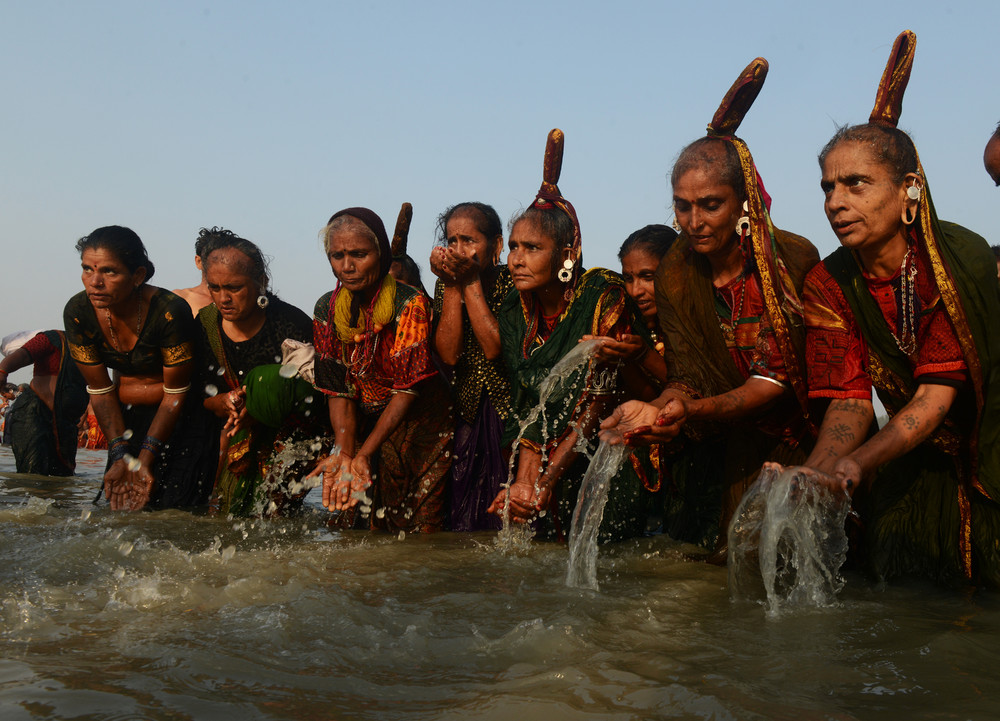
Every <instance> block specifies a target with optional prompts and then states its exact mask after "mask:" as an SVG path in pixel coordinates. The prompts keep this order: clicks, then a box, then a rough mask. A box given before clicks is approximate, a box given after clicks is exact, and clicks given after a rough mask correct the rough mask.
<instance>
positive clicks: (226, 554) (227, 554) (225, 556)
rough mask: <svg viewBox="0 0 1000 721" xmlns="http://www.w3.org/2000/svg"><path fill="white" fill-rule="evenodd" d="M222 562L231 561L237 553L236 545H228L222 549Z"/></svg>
mask: <svg viewBox="0 0 1000 721" xmlns="http://www.w3.org/2000/svg"><path fill="white" fill-rule="evenodd" d="M221 555H222V562H223V563H225V562H226V561H229V560H230V559H231V558H232V557H233V556H235V555H236V546H226V547H225V548H223V549H222V554H221Z"/></svg>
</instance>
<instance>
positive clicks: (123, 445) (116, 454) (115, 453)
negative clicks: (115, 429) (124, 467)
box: [108, 436, 128, 463]
mask: <svg viewBox="0 0 1000 721" xmlns="http://www.w3.org/2000/svg"><path fill="white" fill-rule="evenodd" d="M126 453H128V441H126V440H125V437H124V436H118V437H117V438H112V439H111V440H110V441H108V458H109V459H110V460H111V462H112V463H116V462H118V461H120V460H123V459H124V458H125V454H126Z"/></svg>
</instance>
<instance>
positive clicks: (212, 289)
mask: <svg viewBox="0 0 1000 721" xmlns="http://www.w3.org/2000/svg"><path fill="white" fill-rule="evenodd" d="M199 238H205V239H207V240H208V241H209V242H210V247H211V251H210V252H209V253H208V254H207V256H206V257H205V258H203V262H204V268H205V278H206V280H207V282H208V291H209V293H210V294H211V296H212V304H210V305H207V306H205V307H204V308H202V309H201V311H200V312H199V313H198V321H199V322H200V324H201V329H202V342H203V343H204V344H205V351H206V352H205V353H204V354H203V357H202V364H203V370H202V373H201V374H200V375H201V381H202V382H201V383H200V384H199V385H200V387H202V388H205V389H206V391H207V392H206V397H205V400H204V405H205V408H207V409H208V410H209V411H211V412H212V413H213V414H214V415H215V416H216V417H217V418H219V419H221V420H224V421H225V428H224V430H225V431H226V432H225V434H224V436H223V438H222V439H221V442H222V451H223V456H224V458H223V460H222V461H221V467H220V469H219V472H218V475H217V479H216V482H215V490H214V493H213V495H212V506H213V507H214V508H217V509H218V511H219V512H221V513H232V514H234V515H237V516H260V515H267V516H274V515H280V514H282V513H287V512H288V511H290V510H293V509H295V508H297V507H298V505H299V504H300V503H301V500H302V498H303V497H304V495H305V490H303V489H302V488H301V487H298V488H295V489H294V490H293V489H292V488H290V484H292V483H293V482H294V483H295V484H297V485H298V486H301V483H298V481H299V479H300V478H301V477H302V475H303V474H304V472H305V468H304V467H303V466H304V465H305V464H309V465H311V464H312V462H313V461H314V460H315V458H316V451H314V450H313V449H312V446H314V445H316V440H317V437H318V436H326V435H329V429H328V428H326V427H325V424H324V417H325V414H324V413H321V412H318V413H316V414H315V415H314V414H313V413H312V411H311V409H312V406H311V401H312V397H313V393H314V391H313V388H312V386H311V385H310V384H309V383H307V382H306V381H304V380H302V379H301V378H298V377H292V378H286V377H285V376H284V375H283V374H281V373H280V372H279V371H280V368H281V365H280V360H281V357H282V343H284V341H285V339H289V338H290V339H292V340H295V341H298V342H300V343H311V342H312V319H311V318H310V317H309V316H308V315H306V314H305V313H303V312H302V311H301V310H299V309H298V308H296V307H294V306H292V305H289V304H288V303H286V302H284V301H283V300H281V299H280V298H278V297H276V296H275V295H274V294H272V293H271V292H269V290H268V287H269V286H270V277H269V274H268V269H267V263H266V262H265V260H264V256H263V255H262V254H261V252H260V249H259V248H258V247H257V246H256V245H254V244H253V243H251V242H250V241H249V240H245V239H244V238H241V237H239V236H238V235H236V234H234V233H233V232H232V231H229V230H225V229H224V228H212V229H211V230H206V229H204V228H203V229H202V232H201V234H200V236H199ZM276 361H277V362H276ZM220 384H224V387H223V388H222V389H221V392H220V390H219V388H218V385H220Z"/></svg>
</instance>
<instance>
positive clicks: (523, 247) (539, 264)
mask: <svg viewBox="0 0 1000 721" xmlns="http://www.w3.org/2000/svg"><path fill="white" fill-rule="evenodd" d="M508 248H509V252H508V253H507V267H508V268H510V275H511V279H512V280H513V281H514V287H515V288H517V290H518V291H520V292H521V293H525V292H531V291H535V292H538V291H541V290H543V289H546V288H548V287H549V286H553V287H554V286H556V285H558V286H561V285H562V283H560V282H559V278H558V277H556V273H558V272H559V268H561V267H562V262H563V253H561V252H559V251H558V250H557V249H556V242H555V241H554V240H553V239H552V238H550V237H549V236H547V235H544V234H543V233H542V232H541V229H540V228H539V227H538V224H537V223H535V222H532V221H530V220H521V221H518V222H517V223H516V224H515V225H514V228H513V229H512V230H511V231H510V241H509V243H508Z"/></svg>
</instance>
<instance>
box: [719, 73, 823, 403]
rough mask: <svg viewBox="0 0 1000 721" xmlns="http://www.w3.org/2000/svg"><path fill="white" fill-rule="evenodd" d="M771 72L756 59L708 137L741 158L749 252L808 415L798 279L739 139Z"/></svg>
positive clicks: (721, 107)
mask: <svg viewBox="0 0 1000 721" xmlns="http://www.w3.org/2000/svg"><path fill="white" fill-rule="evenodd" d="M767 70H768V64H767V60H765V59H764V58H754V59H753V60H752V61H750V64H749V65H747V66H746V68H744V69H743V72H742V73H740V75H739V77H737V78H736V82H734V83H733V85H732V87H730V88H729V92H727V93H726V95H725V97H723V99H722V103H721V104H720V105H719V109H718V110H716V111H715V115H714V116H713V117H712V122H711V123H709V124H708V135H709V136H710V137H716V138H720V139H722V140H725V141H726V142H728V143H730V144H731V145H732V146H733V147H734V148H735V149H736V153H737V155H738V156H739V158H740V167H741V168H742V170H743V184H744V193H745V195H746V199H747V201H746V202H747V211H746V216H747V218H748V219H749V221H750V230H749V232H748V235H749V239H748V240H749V243H748V245H747V246H745V248H744V251H745V252H749V253H750V255H751V256H752V259H753V262H754V264H755V266H756V268H757V271H758V273H759V274H760V281H761V287H762V289H763V291H764V304H765V306H766V307H767V309H768V311H769V319H770V321H771V325H772V327H773V329H774V335H775V339H776V340H777V343H778V347H779V348H780V349H781V355H782V357H783V359H784V361H785V369H786V371H787V373H788V377H789V382H790V385H791V387H792V388H793V389H794V391H795V395H796V397H797V398H798V400H799V404H800V405H801V406H802V408H803V409H805V407H806V395H807V387H806V382H805V373H804V369H803V367H802V364H801V359H802V358H803V357H804V353H803V337H802V336H803V334H802V332H801V331H802V329H803V328H804V320H803V308H802V302H801V300H800V299H799V294H798V292H797V291H796V290H795V282H794V280H793V273H792V272H789V268H788V267H787V266H786V264H785V259H783V258H782V256H781V255H780V254H779V253H778V250H777V247H776V242H775V234H774V225H773V224H772V223H771V214H770V208H771V197H770V196H769V195H768V194H767V191H766V190H765V189H764V182H763V181H762V180H761V178H760V174H759V173H758V172H757V166H756V165H755V164H754V162H753V156H751V155H750V149H749V148H747V144H746V143H745V142H743V140H741V139H740V138H738V137H736V135H735V133H736V130H737V129H738V128H739V126H740V123H742V122H743V118H744V116H745V115H746V113H747V111H748V110H749V109H750V106H752V105H753V102H754V100H756V99H757V95H758V94H759V93H760V90H761V88H762V87H763V86H764V79H765V78H766V77H767ZM794 275H797V273H795V274H794Z"/></svg>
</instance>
